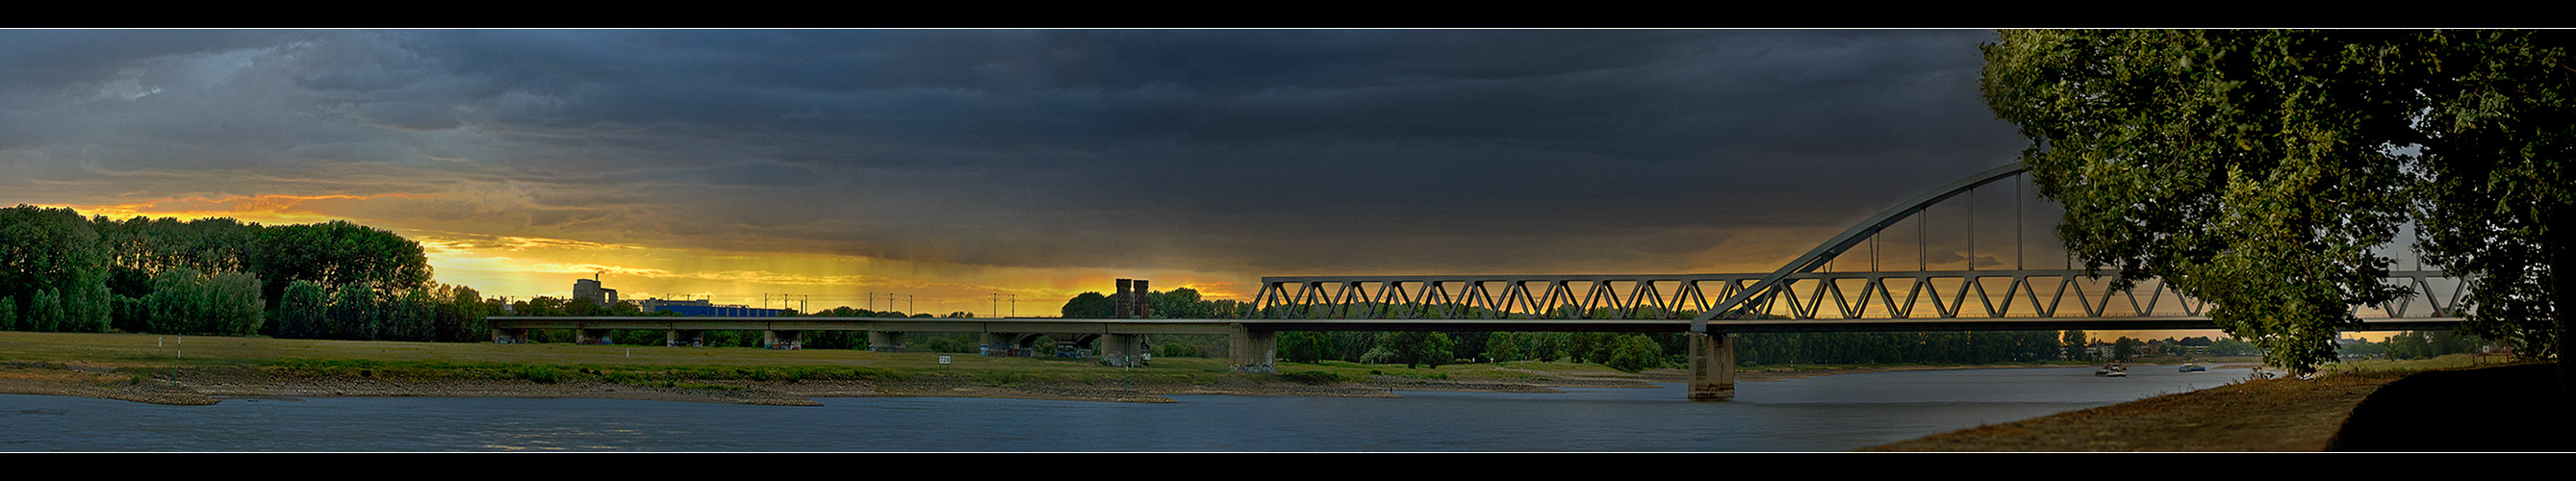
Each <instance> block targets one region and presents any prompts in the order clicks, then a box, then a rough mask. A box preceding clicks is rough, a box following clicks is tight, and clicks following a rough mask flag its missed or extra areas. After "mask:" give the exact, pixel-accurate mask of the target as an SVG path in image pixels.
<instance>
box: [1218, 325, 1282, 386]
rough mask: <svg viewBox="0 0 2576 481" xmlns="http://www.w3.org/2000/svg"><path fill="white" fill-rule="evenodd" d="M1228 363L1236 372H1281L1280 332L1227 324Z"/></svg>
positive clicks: (1226, 356) (1226, 355)
mask: <svg viewBox="0 0 2576 481" xmlns="http://www.w3.org/2000/svg"><path fill="white" fill-rule="evenodd" d="M1226 329H1227V330H1228V331H1230V332H1228V333H1227V334H1226V335H1225V340H1226V354H1225V358H1226V363H1227V364H1230V365H1233V367H1234V372H1251V373H1262V374H1278V373H1279V361H1278V357H1279V333H1278V332H1273V331H1255V330H1252V328H1249V327H1245V326H1244V325H1242V324H1228V325H1226Z"/></svg>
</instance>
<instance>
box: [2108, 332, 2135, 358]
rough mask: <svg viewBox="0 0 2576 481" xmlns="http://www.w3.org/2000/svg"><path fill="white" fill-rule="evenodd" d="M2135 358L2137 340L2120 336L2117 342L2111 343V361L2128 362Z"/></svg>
mask: <svg viewBox="0 0 2576 481" xmlns="http://www.w3.org/2000/svg"><path fill="white" fill-rule="evenodd" d="M2137 356H2138V340H2137V339H2131V338H2129V337H2128V336H2120V339H2119V340H2116V341H2111V360H2114V361H2120V362H2129V359H2130V358H2134V357H2137Z"/></svg>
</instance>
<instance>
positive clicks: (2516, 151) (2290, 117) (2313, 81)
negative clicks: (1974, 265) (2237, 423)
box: [1983, 30, 2576, 371]
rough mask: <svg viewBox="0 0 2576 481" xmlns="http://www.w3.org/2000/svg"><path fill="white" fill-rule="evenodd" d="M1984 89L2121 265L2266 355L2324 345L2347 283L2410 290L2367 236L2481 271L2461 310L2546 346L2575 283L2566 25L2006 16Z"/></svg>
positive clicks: (2374, 298) (2082, 246)
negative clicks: (2217, 26) (2017, 21)
mask: <svg viewBox="0 0 2576 481" xmlns="http://www.w3.org/2000/svg"><path fill="white" fill-rule="evenodd" d="M1984 52H1985V57H1986V61H1987V62H1986V67H1985V75H1984V80H1983V87H1984V90H1985V96H1986V99H1987V103H1988V106H1989V107H1991V108H1992V109H1993V110H1994V112H1995V114H1996V115H1997V116H1999V117H2001V118H2003V119H2004V120H2006V121H2008V122H2011V123H2013V124H2014V125H2015V126H2017V127H2018V128H2019V130H2020V132H2021V133H2022V135H2024V136H2025V137H2028V138H2029V139H2030V140H2031V145H2030V146H2029V147H2027V148H2025V149H2024V150H2023V151H2022V154H2021V159H2022V162H2024V163H2025V165H2027V166H2028V167H2029V168H2030V171H2031V175H2032V178H2033V180H2034V182H2035V183H2036V184H2037V185H2038V186H2039V188H2040V191H2041V192H2042V193H2043V194H2044V195H2046V196H2048V197H2050V198H2053V199H2056V200H2058V201H2059V202H2061V203H2063V204H2065V206H2066V217H2065V220H2064V222H2063V224H2062V225H2061V226H2060V227H2059V233H2060V234H2061V235H2062V236H2063V237H2064V238H2065V240H2066V242H2067V243H2068V246H2069V247H2070V249H2072V250H2073V252H2074V254H2075V255H2076V256H2077V257H2078V258H2079V259H2081V260H2082V261H2083V263H2084V264H2085V267H2086V268H2087V269H2089V270H2096V272H2098V270H2099V269H2103V268H2115V269H2119V270H2120V273H2119V276H2120V277H2119V278H2118V279H2117V280H2116V281H2115V285H2116V286H2118V287H2127V286H2131V285H2134V284H2133V283H2134V282H2135V281H2136V280H2138V279H2144V278H2149V277H2156V278H2161V279H2162V280H2163V281H2164V282H2166V283H2167V284H2168V285H2170V286H2172V287H2173V288H2174V289H2175V290H2176V291H2179V292H2181V293H2183V294H2185V295H2189V296H2192V297H2195V298H2199V299H2203V300H2207V301H2209V302H2210V303H2211V304H2212V306H2213V308H2212V309H2211V310H2210V311H2209V316H2210V317H2211V318H2213V319H2215V320H2216V321H2217V322H2218V324H2219V325H2220V326H2221V327H2222V328H2224V329H2226V330H2227V332H2228V333H2229V334H2231V335H2234V336H2236V337H2239V338H2244V339H2249V340H2251V341H2252V342H2253V343H2254V344H2256V345H2258V346H2261V347H2262V348H2263V349H2265V350H2266V353H2265V358H2266V359H2265V360H2266V361H2268V362H2271V363H2273V364H2276V365H2280V366H2284V367H2288V368H2290V369H2292V370H2296V371H2307V370H2311V369H2313V366H2314V365H2315V364H2317V363H2319V362H2324V361H2328V360H2332V359H2333V358H2334V339H2335V337H2336V332H2337V329H2340V328H2348V327H2354V326H2356V325H2357V323H2358V322H2359V320H2358V319H2357V318H2356V317H2355V315H2354V314H2353V312H2352V310H2351V309H2350V306H2355V305H2385V304H2386V303H2389V302H2390V301H2393V300H2396V299H2398V298H2400V297H2401V296H2404V295H2407V294H2409V292H2408V291H2407V289H2405V288H2403V287H2399V286H2390V285H2387V284H2386V283H2384V282H2383V281H2382V280H2381V279H2382V278H2383V277H2385V275H2386V274H2387V272H2388V271H2389V268H2390V266H2391V265H2392V263H2393V262H2394V260H2393V259H2392V258H2391V257H2390V256H2387V255H2383V254H2382V253H2381V252H2380V248H2381V247H2382V246H2384V245H2389V244H2392V242H2393V241H2395V240H2396V237H2397V234H2398V233H2399V231H2400V228H2401V227H2402V226H2404V225H2407V224H2408V223H2410V222H2411V223H2413V224H2414V225H2417V226H2420V231H2421V240H2420V241H2419V242H2417V243H2415V244H2414V247H2415V248H2416V249H2417V250H2419V251H2421V252H2422V253H2423V254H2424V258H2425V259H2426V260H2428V261H2430V262H2431V263H2433V264H2436V265H2440V266H2442V268H2444V269H2445V270H2446V271H2448V272H2450V273H2451V274H2453V275H2462V276H2476V277H2478V278H2479V279H2481V280H2480V282H2479V283H2478V284H2477V290H2476V292H2475V293H2474V294H2473V298H2474V302H2475V310H2474V311H2472V315H2471V318H2472V320H2473V321H2474V322H2475V323H2474V324H2473V325H2472V327H2471V329H2472V330H2474V331H2476V332H2479V333H2481V334H2482V335H2493V336H2496V337H2502V338H2510V339H2515V340H2517V342H2520V343H2522V344H2523V345H2524V346H2525V347H2526V348H2532V349H2543V350H2547V349H2556V347H2555V344H2556V340H2557V339H2560V338H2561V336H2558V335H2557V333H2558V332H2562V331H2563V326H2564V325H2565V324H2564V323H2563V322H2550V321H2548V320H2547V319H2549V318H2551V317H2552V316H2553V315H2555V314H2554V313H2564V312H2566V309H2561V308H2556V306H2554V305H2553V304H2552V303H2553V302H2556V300H2557V299H2564V298H2566V297H2567V295H2566V294H2569V293H2565V290H2567V288H2566V287H2565V286H2564V285H2563V284H2564V283H2563V282H2560V283H2558V284H2553V278H2552V277H2551V276H2550V272H2551V271H2552V270H2554V269H2555V270H2563V269H2564V268H2565V266H2568V265H2570V263H2571V262H2576V256H2571V255H2569V254H2568V252H2569V250H2568V249H2570V248H2571V247H2576V246H2571V245H2570V244H2571V242H2569V239H2576V232H2571V229H2566V228H2558V229H2554V230H2553V229H2552V228H2551V226H2552V225H2569V224H2568V221H2569V220H2570V219H2567V218H2566V216H2567V213H2568V212H2570V207H2569V206H2570V202H2571V198H2570V196H2569V195H2568V189H2569V186H2571V185H2576V183H2571V180H2576V179H2570V178H2568V176H2569V175H2572V174H2570V173H2569V172H2568V169H2565V168H2564V167H2562V166H2563V164H2562V163H2561V162H2562V159H2565V158H2567V154H2568V153H2569V151H2570V149H2569V146H2570V145H2576V144H2571V143H2570V141H2569V140H2570V136H2571V135H2576V128H2571V127H2576V126H2572V125H2571V124H2570V120H2571V119H2570V116H2569V115H2568V113H2569V109H2568V107H2569V105H2568V102H2569V101H2570V99H2571V96H2570V95H2569V94H2570V93H2571V92H2570V91H2569V89H2571V88H2576V81H2571V80H2576V78H2571V75H2570V74H2571V72H2576V71H2571V70H2570V69H2569V66H2568V65H2567V55H2566V54H2567V49H2566V48H2565V46H2564V41H2563V39H2562V38H2560V37H2558V36H2557V34H2552V33H2540V32H2527V31H2490V30H2481V31H2387V30H2369V31H2326V32H2305V31H2160V30H2124V31H2072V32H2069V31H2006V32H2003V33H2002V36H2001V39H2000V40H1999V41H1997V42H1995V43H1991V44H1987V45H1985V46H1984Z"/></svg>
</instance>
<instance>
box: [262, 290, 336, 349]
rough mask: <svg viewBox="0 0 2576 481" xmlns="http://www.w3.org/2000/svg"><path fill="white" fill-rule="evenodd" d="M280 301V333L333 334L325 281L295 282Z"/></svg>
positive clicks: (304, 336)
mask: <svg viewBox="0 0 2576 481" xmlns="http://www.w3.org/2000/svg"><path fill="white" fill-rule="evenodd" d="M280 295H282V296H284V297H285V298H283V299H279V300H278V302H277V310H276V311H275V312H276V316H275V317H276V318H277V336H278V337H284V338H292V339H322V338H327V337H330V333H331V326H330V322H331V321H330V313H329V311H328V309H329V308H330V294H329V293H328V292H325V290H324V289H323V288H322V283H319V282H313V281H295V282H294V283H292V284H290V285H288V286H286V290H285V291H284V292H282V293H281V294H280Z"/></svg>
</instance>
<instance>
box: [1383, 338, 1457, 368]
mask: <svg viewBox="0 0 2576 481" xmlns="http://www.w3.org/2000/svg"><path fill="white" fill-rule="evenodd" d="M1381 339H1383V341H1382V342H1379V343H1378V346H1377V347H1378V348H1382V349H1384V350H1385V351H1386V353H1387V354H1388V358H1387V361H1389V362H1402V363H1404V367H1405V368H1407V369H1411V368H1413V367H1414V366H1415V365H1422V364H1428V365H1430V366H1431V367H1435V368H1436V367H1440V365H1441V364H1443V363H1447V362H1449V360H1451V359H1456V357H1454V356H1456V354H1455V353H1452V352H1451V350H1452V349H1454V348H1456V347H1457V343H1456V342H1454V341H1452V340H1450V339H1449V336H1448V335H1447V334H1441V333H1437V332H1430V331H1400V332H1395V333H1392V334H1388V335H1386V336H1384V337H1382V338H1381Z"/></svg>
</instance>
